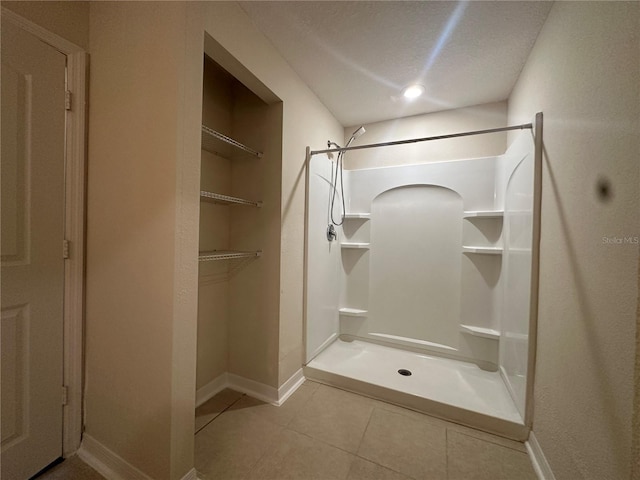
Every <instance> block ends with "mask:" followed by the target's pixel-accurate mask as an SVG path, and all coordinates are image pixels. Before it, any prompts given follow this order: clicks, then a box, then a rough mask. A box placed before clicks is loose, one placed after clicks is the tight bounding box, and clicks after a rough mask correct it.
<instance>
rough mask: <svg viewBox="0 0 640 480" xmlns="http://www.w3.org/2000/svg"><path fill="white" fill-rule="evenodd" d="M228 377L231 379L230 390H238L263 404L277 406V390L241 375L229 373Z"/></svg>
mask: <svg viewBox="0 0 640 480" xmlns="http://www.w3.org/2000/svg"><path fill="white" fill-rule="evenodd" d="M227 376H228V378H229V388H230V389H232V390H236V391H237V392H242V393H246V394H247V395H249V396H250V397H253V398H257V399H258V400H262V401H263V402H266V403H271V404H273V405H277V403H278V389H277V388H274V387H271V386H269V385H265V384H264V383H260V382H256V381H254V380H250V379H248V378H244V377H241V376H239V375H234V374H233V373H227Z"/></svg>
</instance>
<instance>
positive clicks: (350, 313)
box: [339, 308, 369, 317]
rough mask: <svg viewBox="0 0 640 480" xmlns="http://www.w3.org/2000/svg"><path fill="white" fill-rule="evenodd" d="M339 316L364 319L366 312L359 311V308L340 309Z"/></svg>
mask: <svg viewBox="0 0 640 480" xmlns="http://www.w3.org/2000/svg"><path fill="white" fill-rule="evenodd" d="M339 312H340V315H345V316H347V317H366V316H367V313H369V312H368V311H367V310H360V309H359V308H341V309H340V310H339Z"/></svg>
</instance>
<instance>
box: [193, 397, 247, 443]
mask: <svg viewBox="0 0 640 480" xmlns="http://www.w3.org/2000/svg"><path fill="white" fill-rule="evenodd" d="M245 395H246V394H245V393H243V394H242V395H240V396H239V397H238V398H237V399H235V400H234V401H233V402H231V403H230V404H229V405H227V406H226V407H224V408H223V409H222V411H220V412H218V414H217V415H216V416H215V417H213V418H212V419H211V420H209V421H208V422H207V423H205V424H204V425H203V426H201V427H200V428H199V429H198V430H196V431H195V432H194V435H196V434H197V433H198V432H200V431H201V430H202V429H203V428H205V427H206V426H208V425H209V424H211V422H213V421H214V420H215V419H216V418H218V417H219V416H220V415H222V414H223V413H224V412H226V411H227V410H229V409H230V408H231V407H232V406H234V405H235V404H236V403H238V402H239V401H240V400H241V399H242V397H244V396H245ZM203 405H204V404H203Z"/></svg>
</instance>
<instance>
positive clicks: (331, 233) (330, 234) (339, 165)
mask: <svg viewBox="0 0 640 480" xmlns="http://www.w3.org/2000/svg"><path fill="white" fill-rule="evenodd" d="M365 132H366V130H365V129H364V127H363V126H360V127H359V128H358V129H357V130H356V131H355V132H353V133H352V134H351V137H350V138H349V140H348V141H347V144H346V145H345V148H347V147H348V146H349V145H351V142H353V141H354V140H355V139H356V138H358V137H360V136H362V135H363V134H364V133H365ZM332 145H334V146H335V147H336V148H342V147H340V145H338V144H337V143H335V142H332V141H330V140H329V141H327V147H329V148H331V146H332ZM344 154H345V152H344V151H341V152H338V158H337V160H336V174H335V177H334V178H332V180H333V182H332V183H333V185H332V186H333V189H332V193H331V201H330V202H329V219H330V222H329V226H328V227H327V240H329V241H330V242H331V241H333V240H335V239H336V238H337V236H338V235H337V233H336V231H335V228H334V225H335V226H336V227H337V226H339V225H342V223H343V222H344V215H345V212H346V209H345V204H344V183H343V181H342V170H343V160H344ZM338 171H339V172H340V196H341V197H342V214H341V215H340V222H339V223H338V222H336V221H335V220H334V218H333V204H334V202H335V199H336V191H337V190H338Z"/></svg>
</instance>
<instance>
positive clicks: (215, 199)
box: [200, 191, 262, 207]
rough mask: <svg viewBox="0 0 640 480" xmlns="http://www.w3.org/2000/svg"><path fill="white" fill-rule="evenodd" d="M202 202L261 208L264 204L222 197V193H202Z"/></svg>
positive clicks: (227, 196)
mask: <svg viewBox="0 0 640 480" xmlns="http://www.w3.org/2000/svg"><path fill="white" fill-rule="evenodd" d="M200 200H204V201H207V202H212V203H219V204H221V205H246V206H249V207H261V206H262V202H254V201H252V200H245V199H244V198H238V197H230V196H229V195H222V194H220V193H213V192H205V191H201V192H200Z"/></svg>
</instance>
